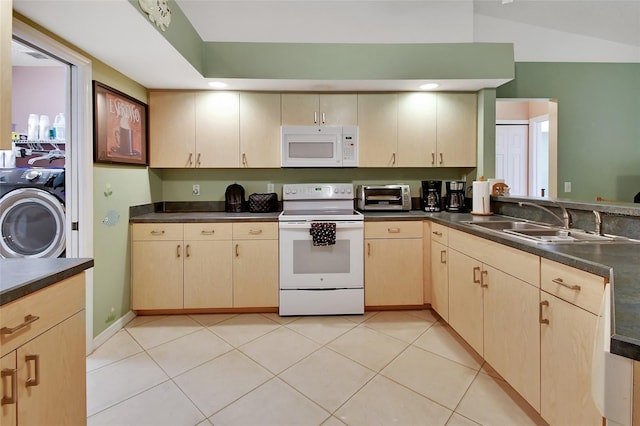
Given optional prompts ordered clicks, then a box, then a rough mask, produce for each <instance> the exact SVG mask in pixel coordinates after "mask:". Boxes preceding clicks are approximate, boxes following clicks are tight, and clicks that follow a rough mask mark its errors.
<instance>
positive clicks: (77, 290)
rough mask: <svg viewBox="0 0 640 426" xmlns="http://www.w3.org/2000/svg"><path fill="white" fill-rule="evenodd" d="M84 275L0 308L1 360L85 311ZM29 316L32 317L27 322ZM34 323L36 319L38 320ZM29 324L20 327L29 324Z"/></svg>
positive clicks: (76, 276)
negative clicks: (0, 329) (0, 331)
mask: <svg viewBox="0 0 640 426" xmlns="http://www.w3.org/2000/svg"><path fill="white" fill-rule="evenodd" d="M84 286H85V278H84V272H83V273H80V274H78V275H75V276H73V277H71V278H67V279H66V280H63V281H61V282H59V283H56V284H53V285H50V286H49V287H46V288H43V289H42V290H38V291H37V292H35V293H33V294H30V295H28V296H25V297H23V298H21V299H18V300H16V301H14V302H11V303H8V304H6V305H3V306H2V307H0V318H1V319H2V328H3V330H4V331H10V329H14V331H13V332H10V333H5V332H3V333H0V347H2V350H1V353H0V356H3V355H5V354H7V353H9V352H11V351H12V350H14V349H16V348H17V347H19V346H22V345H23V344H24V343H25V342H28V341H29V340H31V339H33V338H34V337H36V336H38V335H40V334H42V333H43V332H45V331H47V330H48V329H50V328H52V327H54V326H55V325H57V324H59V323H61V322H62V321H64V320H65V319H67V318H69V317H71V316H72V315H74V314H76V313H77V312H80V311H82V310H83V309H84V303H85V299H84V297H85V296H84ZM29 315H31V317H29V318H27V317H28V316H29ZM36 317H37V319H35V320H34V318H36ZM30 318H31V321H32V322H30V323H29V324H27V325H25V326H24V327H20V325H21V324H24V323H26V322H28V321H29V319H30Z"/></svg>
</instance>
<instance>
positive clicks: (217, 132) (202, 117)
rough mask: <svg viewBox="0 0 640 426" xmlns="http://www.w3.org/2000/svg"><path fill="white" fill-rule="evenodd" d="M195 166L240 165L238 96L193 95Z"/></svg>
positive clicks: (210, 93) (231, 94) (219, 166)
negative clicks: (194, 103)
mask: <svg viewBox="0 0 640 426" xmlns="http://www.w3.org/2000/svg"><path fill="white" fill-rule="evenodd" d="M195 111H196V132H195V140H196V154H195V167H217V168H224V167H239V166H240V95H239V94H238V93H237V92H198V93H197V94H196V109H195Z"/></svg>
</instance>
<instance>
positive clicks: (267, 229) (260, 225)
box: [233, 222, 278, 240]
mask: <svg viewBox="0 0 640 426" xmlns="http://www.w3.org/2000/svg"><path fill="white" fill-rule="evenodd" d="M233 239H234V240H277V239H278V224H277V223H271V222H246V223H234V224H233Z"/></svg>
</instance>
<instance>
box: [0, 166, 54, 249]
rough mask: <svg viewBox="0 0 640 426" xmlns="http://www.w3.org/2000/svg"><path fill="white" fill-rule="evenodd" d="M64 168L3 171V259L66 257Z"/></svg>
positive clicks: (0, 214) (0, 204) (0, 245)
mask: <svg viewBox="0 0 640 426" xmlns="http://www.w3.org/2000/svg"><path fill="white" fill-rule="evenodd" d="M65 226H66V220H65V175H64V169H0V257H2V258H39V257H62V256H64V252H65V248H66V239H65V235H66V229H65Z"/></svg>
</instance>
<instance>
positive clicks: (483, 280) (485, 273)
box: [480, 271, 489, 288]
mask: <svg viewBox="0 0 640 426" xmlns="http://www.w3.org/2000/svg"><path fill="white" fill-rule="evenodd" d="M488 277H489V271H482V273H481V274H480V287H485V288H486V287H489V284H488V283H487V281H489V280H488V279H487V278H488Z"/></svg>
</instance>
